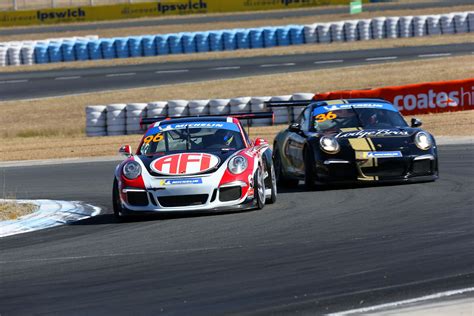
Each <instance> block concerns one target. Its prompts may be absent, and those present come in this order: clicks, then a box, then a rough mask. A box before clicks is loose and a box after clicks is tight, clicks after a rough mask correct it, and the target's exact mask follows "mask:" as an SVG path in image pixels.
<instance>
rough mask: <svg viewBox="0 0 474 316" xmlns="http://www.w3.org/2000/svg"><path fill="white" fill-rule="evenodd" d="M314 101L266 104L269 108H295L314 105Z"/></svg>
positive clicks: (268, 102)
mask: <svg viewBox="0 0 474 316" xmlns="http://www.w3.org/2000/svg"><path fill="white" fill-rule="evenodd" d="M314 102H315V101H314V100H302V101H267V102H264V104H265V106H266V107H267V108H279V107H293V106H308V105H310V104H311V103H314Z"/></svg>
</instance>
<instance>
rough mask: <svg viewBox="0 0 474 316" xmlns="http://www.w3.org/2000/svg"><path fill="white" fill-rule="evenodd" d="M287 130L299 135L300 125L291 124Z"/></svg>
mask: <svg viewBox="0 0 474 316" xmlns="http://www.w3.org/2000/svg"><path fill="white" fill-rule="evenodd" d="M288 130H289V131H290V132H294V133H299V132H300V131H301V126H300V123H291V124H290V126H289V127H288Z"/></svg>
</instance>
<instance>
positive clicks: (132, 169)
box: [123, 161, 142, 180]
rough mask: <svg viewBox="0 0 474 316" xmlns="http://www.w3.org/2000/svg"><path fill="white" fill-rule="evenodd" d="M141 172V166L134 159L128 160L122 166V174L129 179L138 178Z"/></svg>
mask: <svg viewBox="0 0 474 316" xmlns="http://www.w3.org/2000/svg"><path fill="white" fill-rule="evenodd" d="M141 174H142V167H141V166H140V164H139V163H138V162H136V161H129V162H127V163H126V164H125V165H124V166H123V175H124V176H125V177H126V178H127V179H130V180H134V179H136V178H138V177H139V176H140V175H141Z"/></svg>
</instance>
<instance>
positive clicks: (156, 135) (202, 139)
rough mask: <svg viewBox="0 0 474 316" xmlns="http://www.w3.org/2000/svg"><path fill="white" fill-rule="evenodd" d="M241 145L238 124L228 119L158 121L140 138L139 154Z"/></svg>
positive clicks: (227, 148)
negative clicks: (224, 120)
mask: <svg viewBox="0 0 474 316" xmlns="http://www.w3.org/2000/svg"><path fill="white" fill-rule="evenodd" d="M242 148H244V142H243V139H242V135H241V133H240V130H239V127H238V126H237V125H236V124H234V123H228V122H197V123H179V124H169V123H168V124H166V123H162V124H160V125H159V126H157V127H153V128H151V129H150V130H149V131H148V132H147V133H146V135H145V137H144V138H143V144H142V147H141V148H140V152H141V154H142V155H147V156H148V155H155V154H163V153H165V154H166V153H171V152H177V151H218V150H234V149H242Z"/></svg>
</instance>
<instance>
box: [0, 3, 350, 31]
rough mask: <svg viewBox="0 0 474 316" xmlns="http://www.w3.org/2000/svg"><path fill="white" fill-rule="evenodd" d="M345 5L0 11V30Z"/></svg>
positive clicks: (147, 5)
mask: <svg viewBox="0 0 474 316" xmlns="http://www.w3.org/2000/svg"><path fill="white" fill-rule="evenodd" d="M342 4H346V5H347V4H348V2H347V0H226V1H222V0H161V1H158V2H147V3H132V4H119V5H107V6H81V7H70V8H55V9H40V10H29V11H11V12H10V11H7V12H0V27H6V26H21V25H41V24H57V23H74V22H91V21H107V20H120V19H130V18H142V17H159V16H168V15H185V14H197V13H221V12H241V11H259V10H278V9H297V8H305V7H315V6H322V5H342Z"/></svg>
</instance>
